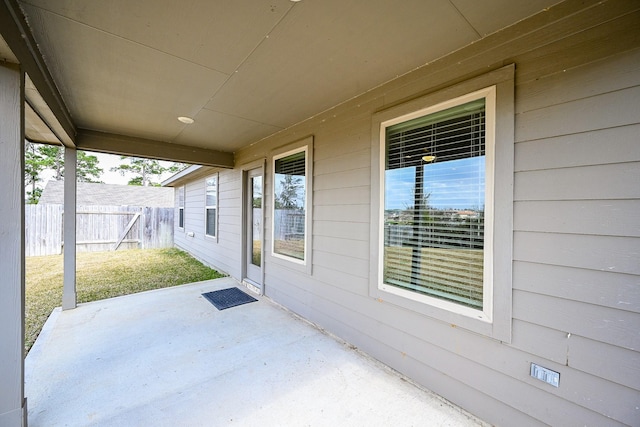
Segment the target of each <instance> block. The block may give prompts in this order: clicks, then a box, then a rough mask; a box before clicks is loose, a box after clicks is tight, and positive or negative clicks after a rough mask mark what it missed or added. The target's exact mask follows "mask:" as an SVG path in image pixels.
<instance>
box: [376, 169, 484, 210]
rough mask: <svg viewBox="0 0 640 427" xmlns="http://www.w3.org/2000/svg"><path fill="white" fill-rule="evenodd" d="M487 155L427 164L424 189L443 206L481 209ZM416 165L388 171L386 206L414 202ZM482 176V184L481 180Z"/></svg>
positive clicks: (405, 205) (432, 202) (432, 203)
mask: <svg viewBox="0 0 640 427" xmlns="http://www.w3.org/2000/svg"><path fill="white" fill-rule="evenodd" d="M484 164H485V163H484V157H470V158H466V159H460V160H452V161H448V162H442V163H437V162H436V163H430V164H425V165H424V166H423V167H424V179H423V180H424V193H425V194H428V193H431V196H429V205H430V206H432V207H435V208H439V209H446V208H452V209H460V210H462V209H479V208H482V207H483V205H484V184H485V182H484V175H485V174H484ZM415 173H416V172H415V167H408V168H402V169H393V170H388V171H386V177H385V209H406V208H408V207H411V206H413V200H414V188H415ZM478 179H480V185H477V180H478Z"/></svg>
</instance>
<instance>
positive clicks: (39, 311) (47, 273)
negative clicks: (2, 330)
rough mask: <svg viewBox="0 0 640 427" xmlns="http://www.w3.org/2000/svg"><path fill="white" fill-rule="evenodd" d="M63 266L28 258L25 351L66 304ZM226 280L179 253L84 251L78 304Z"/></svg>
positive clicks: (55, 258)
mask: <svg viewBox="0 0 640 427" xmlns="http://www.w3.org/2000/svg"><path fill="white" fill-rule="evenodd" d="M62 262H63V258H62V255H51V256H41V257H27V258H26V298H25V300H26V301H25V306H26V307H25V310H26V319H25V329H26V331H25V351H29V349H30V348H31V346H32V345H33V343H34V342H35V340H36V338H37V337H38V334H39V333H40V330H41V329H42V326H43V325H44V322H45V321H46V320H47V318H48V317H49V315H50V314H51V311H52V310H53V309H54V308H56V307H60V305H61V303H62V280H63V271H62ZM223 276H224V275H223V274H221V273H218V272H217V271H215V270H212V269H211V268H209V267H206V266H205V265H203V264H202V263H201V262H200V261H198V260H196V259H195V258H193V257H192V256H191V255H189V254H187V253H186V252H183V251H180V250H178V249H146V250H140V249H132V250H126V251H119V252H80V253H78V254H77V257H76V292H77V296H78V303H83V302H90V301H97V300H101V299H105V298H112V297H116V296H120V295H127V294H133V293H136V292H142V291H148V290H151V289H160V288H166V287H169V286H176V285H183V284H185V283H191V282H199V281H201V280H209V279H217V278H219V277H223Z"/></svg>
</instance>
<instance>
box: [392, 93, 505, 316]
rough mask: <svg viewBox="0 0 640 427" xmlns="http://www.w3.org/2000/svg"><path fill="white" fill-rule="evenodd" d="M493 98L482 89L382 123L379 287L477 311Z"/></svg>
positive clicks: (487, 239) (487, 244) (486, 292)
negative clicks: (433, 108)
mask: <svg viewBox="0 0 640 427" xmlns="http://www.w3.org/2000/svg"><path fill="white" fill-rule="evenodd" d="M492 96H493V95H492V92H491V91H483V92H482V93H480V94H476V95H473V96H470V97H463V98H460V99H459V100H456V101H455V102H454V103H453V105H452V106H448V107H443V108H442V109H438V110H436V111H430V110H429V109H427V110H425V111H420V112H417V113H416V114H412V115H411V116H414V115H417V116H418V117H415V118H406V117H401V118H399V119H397V120H393V121H391V122H389V123H385V124H384V125H383V127H384V132H385V157H386V158H385V170H384V256H383V259H384V269H383V283H384V284H386V285H390V286H394V287H397V288H400V289H405V290H408V291H411V292H415V293H418V294H421V295H427V296H430V297H433V298H438V299H442V300H445V301H449V302H453V303H456V304H460V305H462V306H466V307H470V308H473V309H477V310H482V309H483V307H484V305H485V301H484V299H485V297H489V296H490V283H487V282H488V280H487V279H488V278H487V277H485V274H484V272H485V270H486V269H485V268H484V265H485V261H487V262H490V256H488V255H489V254H490V253H491V251H490V248H491V233H490V232H488V233H486V234H485V227H489V226H490V222H489V223H487V222H486V220H485V219H486V218H487V217H488V219H489V221H490V218H491V210H490V206H491V204H490V203H489V204H487V203H486V198H487V197H488V196H490V194H491V192H490V190H491V189H487V188H486V184H487V183H488V182H492V181H491V180H487V175H491V174H492V171H491V170H487V165H488V164H492V161H491V159H490V158H489V159H487V156H491V155H492V152H493V149H492V147H493V139H492V138H491V137H489V138H487V136H488V135H487V132H486V121H487V103H488V102H490V104H491V105H493V97H492ZM411 116H410V117H411ZM492 119H493V118H492V117H491V116H490V117H489V120H492ZM396 122H397V123H396ZM487 160H489V161H487ZM487 190H489V191H487ZM488 231H489V230H488ZM485 248H486V249H487V250H486V251H485ZM485 255H487V256H485Z"/></svg>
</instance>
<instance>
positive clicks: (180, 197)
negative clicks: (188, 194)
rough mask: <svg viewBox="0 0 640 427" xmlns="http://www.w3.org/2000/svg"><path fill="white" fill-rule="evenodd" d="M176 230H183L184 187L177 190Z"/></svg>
mask: <svg viewBox="0 0 640 427" xmlns="http://www.w3.org/2000/svg"><path fill="white" fill-rule="evenodd" d="M178 228H182V229H184V186H182V187H179V188H178Z"/></svg>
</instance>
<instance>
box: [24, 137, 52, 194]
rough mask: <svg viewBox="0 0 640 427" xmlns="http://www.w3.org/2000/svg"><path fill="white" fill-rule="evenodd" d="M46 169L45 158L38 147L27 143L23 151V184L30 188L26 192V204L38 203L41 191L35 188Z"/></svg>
mask: <svg viewBox="0 0 640 427" xmlns="http://www.w3.org/2000/svg"><path fill="white" fill-rule="evenodd" d="M46 168H47V166H46V161H45V158H44V156H43V155H42V154H41V153H40V150H38V146H37V145H36V144H34V143H32V142H28V141H27V142H26V144H25V149H24V184H25V187H27V188H28V187H31V191H27V203H30V204H33V203H38V199H40V195H41V194H42V190H41V189H39V188H37V184H38V182H40V181H42V178H41V177H40V174H41V173H42V172H43V171H44V170H45V169H46ZM38 190H39V191H38Z"/></svg>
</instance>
